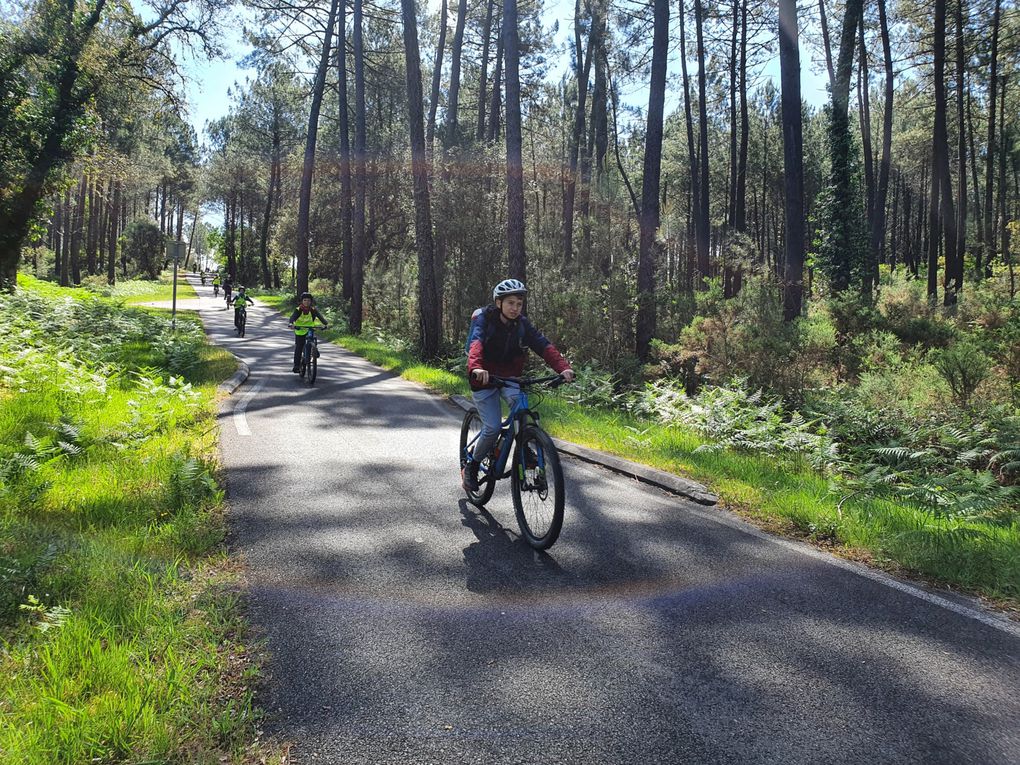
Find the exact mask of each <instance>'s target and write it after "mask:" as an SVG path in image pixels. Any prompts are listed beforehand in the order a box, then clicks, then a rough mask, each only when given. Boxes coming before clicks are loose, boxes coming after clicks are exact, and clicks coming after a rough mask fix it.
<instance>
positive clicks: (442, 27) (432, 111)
mask: <svg viewBox="0 0 1020 765" xmlns="http://www.w3.org/2000/svg"><path fill="white" fill-rule="evenodd" d="M446 27H447V0H443V4H442V6H441V8H440V11H439V42H438V43H436V58H435V61H434V62H433V66H432V95H431V97H430V98H429V121H428V127H427V128H426V130H425V142H426V143H427V144H428V145H429V146H430V147H431V146H432V143H433V141H434V140H435V136H436V110H437V109H438V108H439V84H440V82H441V80H442V76H443V56H444V54H445V53H446Z"/></svg>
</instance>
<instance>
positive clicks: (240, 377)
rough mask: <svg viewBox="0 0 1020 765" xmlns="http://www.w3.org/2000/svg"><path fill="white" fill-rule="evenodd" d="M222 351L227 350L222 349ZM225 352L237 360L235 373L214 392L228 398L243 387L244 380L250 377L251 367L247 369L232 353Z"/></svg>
mask: <svg viewBox="0 0 1020 765" xmlns="http://www.w3.org/2000/svg"><path fill="white" fill-rule="evenodd" d="M220 348H223V346H222V345H221V346H220ZM224 350H227V349H225V348H224ZM227 352H228V353H230V355H231V356H233V357H234V358H235V359H237V371H236V372H234V374H233V375H232V376H231V377H230V379H228V380H224V381H223V382H221V383H220V384H219V385H218V386H216V391H217V392H218V393H220V394H222V395H224V396H229V395H231V394H233V393H234V391H236V390H237V389H238V388H240V387H241V386H242V385H244V382H245V380H247V379H248V377H249V376H251V367H249V366H248V365H247V364H245V363H244V362H243V361H241V359H240V358H238V357H237V355H236V354H235V353H233V352H232V351H227Z"/></svg>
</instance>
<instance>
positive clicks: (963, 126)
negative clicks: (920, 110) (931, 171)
mask: <svg viewBox="0 0 1020 765" xmlns="http://www.w3.org/2000/svg"><path fill="white" fill-rule="evenodd" d="M964 2H965V0H955V3H954V11H955V14H954V15H955V17H956V40H955V42H956V127H957V141H956V153H957V163H958V164H957V178H956V183H957V186H956V198H957V203H958V204H959V208H958V211H957V220H956V245H955V247H954V249H955V250H956V260H955V262H954V269H953V274H952V277H953V282H954V286H955V289H956V292H957V293H959V292H960V291H961V290H962V289H963V261H964V252H965V250H966V249H967V123H966V112H965V110H964V98H965V96H966V87H967V82H966V74H965V71H966V64H965V60H966V55H965V51H964V38H963V4H964Z"/></svg>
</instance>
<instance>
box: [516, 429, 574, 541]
mask: <svg viewBox="0 0 1020 765" xmlns="http://www.w3.org/2000/svg"><path fill="white" fill-rule="evenodd" d="M517 443H518V448H517V449H516V450H515V451H514V461H513V468H512V471H511V476H510V486H511V489H512V493H513V499H514V510H515V511H516V513H517V523H518V525H519V526H520V528H521V534H522V536H523V537H524V538H525V539H526V540H527V542H528V544H529V545H531V546H532V547H534V548H535V549H536V550H545V549H548V548H549V547H552V546H553V544H554V543H555V542H556V539H557V538H558V537H559V535H560V530H561V529H562V528H563V504H564V493H563V468H562V467H561V466H560V455H559V452H557V451H556V446H555V445H554V444H553V442H552V439H551V438H550V437H549V436H548V434H547V433H546V432H545V431H544V430H542V429H541V428H539V427H537V426H535V425H528V426H527V427H526V428H525V429H524V432H523V434H522V435H521V438H520V440H519V441H518V442H517Z"/></svg>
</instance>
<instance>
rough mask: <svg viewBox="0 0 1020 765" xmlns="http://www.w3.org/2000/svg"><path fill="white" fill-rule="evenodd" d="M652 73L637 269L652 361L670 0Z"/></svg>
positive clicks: (655, 40)
mask: <svg viewBox="0 0 1020 765" xmlns="http://www.w3.org/2000/svg"><path fill="white" fill-rule="evenodd" d="M653 14H654V19H655V21H654V25H655V26H654V30H653V33H652V72H651V80H650V82H649V83H648V123H647V126H646V128H645V160H644V172H643V177H642V181H641V218H640V220H639V223H640V232H641V233H640V244H639V249H638V268H637V325H636V328H635V329H636V337H637V348H636V352H637V357H638V358H639V359H641V361H647V360H648V352H649V349H650V347H651V342H652V338H653V337H654V336H655V323H656V322H655V261H656V256H657V251H658V243H657V241H656V238H657V235H658V230H659V173H660V169H661V164H662V122H663V111H664V104H665V98H666V58H667V56H668V47H669V0H654V5H653Z"/></svg>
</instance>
